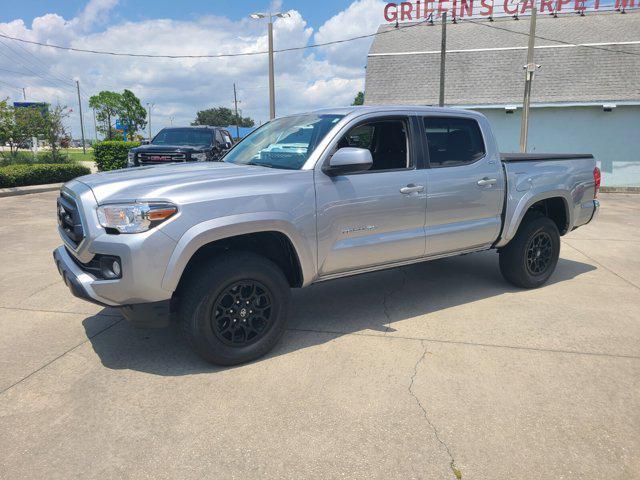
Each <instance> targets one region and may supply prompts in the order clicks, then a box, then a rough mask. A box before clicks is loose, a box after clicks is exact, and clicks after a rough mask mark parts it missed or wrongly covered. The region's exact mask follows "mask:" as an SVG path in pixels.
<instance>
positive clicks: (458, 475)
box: [409, 341, 462, 480]
mask: <svg viewBox="0 0 640 480" xmlns="http://www.w3.org/2000/svg"><path fill="white" fill-rule="evenodd" d="M420 344H421V345H422V355H421V356H420V358H419V359H418V361H417V362H416V364H415V365H414V367H413V375H412V376H411V383H410V384H409V394H410V395H411V396H412V397H413V398H414V399H415V401H416V403H417V404H418V406H419V407H420V409H421V410H422V413H423V415H424V419H425V420H426V421H427V423H428V424H429V426H430V427H431V429H432V430H433V433H434V435H435V437H436V440H438V443H440V445H442V446H443V447H444V449H445V450H446V451H447V454H448V455H449V458H450V459H451V462H450V463H449V467H450V468H451V471H452V472H453V474H454V475H455V477H456V479H457V480H461V479H462V472H461V471H460V470H459V469H458V468H457V467H456V460H455V458H454V457H453V454H452V453H451V450H450V449H449V445H447V444H446V443H445V442H444V441H443V440H442V439H441V438H440V434H439V433H438V429H437V428H436V426H435V425H434V424H433V422H432V421H431V419H430V418H429V414H428V413H427V410H426V409H425V408H424V406H423V405H422V402H420V399H419V398H418V396H417V395H416V394H415V392H414V391H413V382H414V381H415V379H416V375H417V374H418V367H419V366H420V364H421V363H422V362H423V361H424V357H425V356H426V355H427V346H426V345H425V344H424V341H421V342H420Z"/></svg>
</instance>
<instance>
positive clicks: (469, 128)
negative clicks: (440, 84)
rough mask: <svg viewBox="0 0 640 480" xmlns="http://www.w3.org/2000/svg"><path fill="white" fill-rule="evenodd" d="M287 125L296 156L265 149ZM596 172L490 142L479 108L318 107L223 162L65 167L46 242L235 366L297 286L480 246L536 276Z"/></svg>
mask: <svg viewBox="0 0 640 480" xmlns="http://www.w3.org/2000/svg"><path fill="white" fill-rule="evenodd" d="M301 130H302V132H301ZM305 132H306V133H309V134H306V133H305ZM302 133H305V135H302ZM292 134H295V135H296V137H297V140H296V141H295V142H289V140H287V141H286V142H285V143H287V144H289V143H295V145H296V146H295V148H296V149H297V153H296V154H295V155H289V156H287V157H286V158H285V157H278V158H277V159H274V157H273V156H272V155H271V154H269V155H264V153H265V152H273V151H275V150H276V148H280V147H276V146H277V145H278V144H279V142H281V141H282V139H285V138H288V137H289V136H290V135H292ZM303 145H304V147H303ZM302 151H304V154H303V153H302ZM599 186H600V171H599V170H598V168H597V167H596V164H595V161H594V159H593V156H592V155H588V154H570V155H567V154H504V155H501V154H500V153H499V152H498V149H497V146H496V141H495V139H494V136H493V134H492V132H491V128H490V126H489V122H488V121H487V119H486V118H485V117H484V116H483V115H481V114H479V113H476V112H471V111H462V110H453V109H439V108H427V107H407V106H402V107H352V108H344V109H335V110H322V111H318V112H314V113H307V114H301V115H292V116H289V117H284V118H279V119H276V120H273V121H271V122H269V123H268V124H266V125H264V126H262V127H260V128H259V129H257V130H256V131H255V132H253V133H252V134H250V135H249V136H248V137H246V138H245V139H244V140H242V141H241V142H240V143H239V144H238V145H236V146H235V147H234V148H233V150H231V151H230V152H229V153H228V154H227V155H226V156H225V158H224V161H223V162H218V163H207V164H202V163H201V164H191V165H175V164H174V165H166V166H163V167H157V168H154V169H153V170H143V169H132V170H129V171H121V172H105V173H97V174H94V175H88V176H85V177H81V178H78V179H76V180H73V181H71V182H68V183H67V184H66V185H64V186H63V187H62V190H61V193H60V197H59V199H58V218H59V233H60V236H61V237H62V240H63V242H64V245H63V246H60V247H59V248H57V249H56V250H55V251H54V259H55V263H56V264H57V266H58V269H59V271H60V273H61V274H62V277H63V278H64V281H65V283H66V284H67V285H68V286H69V288H70V289H71V292H72V293H73V294H74V295H76V296H78V297H80V298H84V299H85V300H89V301H91V302H95V303H99V304H101V305H105V306H112V307H120V308H121V309H122V312H123V313H124V315H125V317H127V318H128V319H129V320H131V321H132V322H133V323H134V324H137V325H143V326H151V325H154V326H162V325H167V323H168V321H169V318H170V313H171V314H172V315H174V316H175V317H176V318H177V319H178V321H179V322H180V323H181V326H182V331H183V332H184V335H185V337H186V339H187V340H188V342H189V343H190V345H191V346H192V347H193V348H194V349H195V351H196V352H198V353H199V354H200V355H201V356H202V357H204V358H205V359H207V360H208V361H211V362H213V363H217V364H222V365H232V364H237V363H241V362H246V361H249V360H252V359H255V358H257V357H259V356H261V355H263V354H265V353H266V352H268V351H269V350H270V349H271V348H272V347H273V346H274V345H275V344H276V342H277V341H278V339H279V338H280V336H281V335H282V333H283V331H284V329H285V325H286V321H287V316H288V312H289V301H290V288H292V287H293V288H298V287H306V286H308V285H311V284H313V283H315V282H319V281H324V280H331V279H335V278H340V277H345V276H348V275H354V274H359V273H364V272H370V271H373V270H379V269H384V268H389V267H394V266H400V265H407V264H410V263H415V262H422V261H426V260H432V259H436V258H442V257H447V256H452V255H460V254H466V253H471V252H479V251H483V250H488V249H497V251H498V252H499V266H500V270H501V272H502V274H503V276H504V278H505V279H506V280H507V281H509V282H510V283H512V284H514V285H516V286H518V287H522V288H536V287H540V286H541V285H543V284H544V283H545V282H546V281H547V280H548V279H549V277H550V276H551V274H552V273H553V272H554V270H555V268H556V264H557V262H558V255H559V253H560V237H561V236H562V235H564V234H566V233H568V232H570V231H571V230H573V229H575V228H577V227H579V226H581V225H585V224H587V223H589V222H590V221H592V220H593V219H594V218H595V216H596V214H597V213H598V208H599V203H598V201H597V200H596V197H597V194H598V189H599Z"/></svg>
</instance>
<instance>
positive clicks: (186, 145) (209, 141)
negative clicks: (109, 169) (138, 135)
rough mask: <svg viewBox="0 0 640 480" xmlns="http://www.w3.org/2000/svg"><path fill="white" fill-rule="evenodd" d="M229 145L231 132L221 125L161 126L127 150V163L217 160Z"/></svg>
mask: <svg viewBox="0 0 640 480" xmlns="http://www.w3.org/2000/svg"><path fill="white" fill-rule="evenodd" d="M232 146H233V139H232V137H231V134H230V133H229V132H228V131H227V130H226V129H224V128H220V127H208V126H196V127H177V128H173V127H172V128H163V129H162V130H160V131H159V132H158V134H157V135H156V136H155V137H153V140H151V142H150V143H148V144H145V145H141V146H139V147H136V148H132V149H131V150H129V158H128V159H127V166H128V167H138V166H141V165H158V164H163V163H175V162H209V161H217V160H220V158H222V156H223V155H224V154H225V153H226V152H227V151H228V150H229V149H230V148H231V147H232Z"/></svg>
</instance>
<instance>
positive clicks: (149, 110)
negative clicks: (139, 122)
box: [147, 103, 153, 141]
mask: <svg viewBox="0 0 640 480" xmlns="http://www.w3.org/2000/svg"><path fill="white" fill-rule="evenodd" d="M152 106H153V104H152V103H147V111H148V112H149V123H148V124H147V126H148V127H149V141H151V107H152Z"/></svg>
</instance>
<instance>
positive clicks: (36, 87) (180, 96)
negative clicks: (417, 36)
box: [0, 0, 384, 137]
mask: <svg viewBox="0 0 640 480" xmlns="http://www.w3.org/2000/svg"><path fill="white" fill-rule="evenodd" d="M116 3H117V0H91V1H90V2H89V3H88V4H87V5H86V7H85V8H84V9H83V10H82V12H80V13H79V14H78V15H77V17H75V18H72V19H64V18H62V17H61V16H60V15H57V14H55V13H49V14H47V15H43V16H41V17H38V18H36V19H34V21H33V22H32V24H31V25H30V26H27V25H25V23H24V22H23V21H22V20H19V19H18V20H15V21H12V22H9V23H4V24H0V31H1V32H3V33H5V34H7V35H11V36H15V37H19V38H24V39H29V40H35V41H39V42H49V43H53V44H60V45H70V46H73V47H77V48H85V49H93V50H104V51H128V52H139V53H153V54H163V55H165V54H185V53H188V54H196V55H197V54H221V53H233V52H258V51H265V50H266V49H267V35H266V23H265V22H264V21H255V20H250V19H248V18H247V19H242V20H238V21H232V20H230V19H228V18H226V17H220V16H205V17H201V18H199V19H197V20H193V21H177V20H171V19H154V20H143V21H137V22H132V21H130V22H124V23H119V24H115V25H111V26H109V27H107V28H102V29H99V28H98V27H99V26H100V25H101V23H100V22H101V21H102V20H103V19H104V18H105V15H108V14H109V12H110V11H111V10H112V9H113V7H114V6H115V5H116ZM273 3H274V5H272V7H275V6H278V7H281V3H280V5H275V4H276V3H278V2H277V1H276V2H273ZM383 5H384V3H383V2H382V1H381V0H359V1H356V2H354V3H353V4H351V5H350V6H349V7H348V8H347V9H346V10H344V11H343V12H340V13H339V14H337V15H336V16H334V17H332V18H331V19H329V20H327V22H325V24H324V25H322V26H321V27H320V28H319V29H318V32H317V33H315V36H314V31H313V29H312V28H310V27H309V26H308V24H307V22H306V21H305V19H304V18H303V17H302V15H301V14H300V13H299V12H298V11H296V10H290V11H289V13H290V15H291V16H290V17H289V18H284V19H277V20H276V21H275V24H274V36H275V47H276V49H278V48H287V47H291V46H299V45H306V44H307V43H309V42H310V41H312V42H324V41H331V40H338V39H343V38H346V37H350V36H354V35H360V34H363V33H371V32H375V31H376V29H377V27H378V24H379V23H380V18H381V15H382V13H381V12H382V8H383ZM0 41H1V42H4V43H5V44H6V45H8V46H9V47H10V49H11V50H8V49H6V48H4V46H3V45H2V44H0V51H2V52H4V56H3V55H2V54H0V69H5V70H6V69H8V70H14V71H20V72H24V73H25V74H24V75H22V76H20V75H16V74H13V73H8V72H4V71H3V70H0V82H1V83H0V96H2V97H4V96H6V95H9V96H11V97H12V98H13V99H14V100H20V98H19V97H21V92H20V91H19V89H21V88H22V87H23V86H26V87H27V95H28V100H33V101H36V100H42V101H47V102H50V103H56V102H60V103H63V104H66V105H68V106H70V107H72V108H73V109H74V114H73V116H72V117H70V119H69V123H70V125H71V127H72V129H73V133H74V136H76V137H77V136H79V120H78V118H77V115H76V112H77V99H76V97H75V94H74V93H75V92H74V87H75V85H74V84H73V79H74V78H78V79H79V80H80V83H81V87H82V90H83V92H84V93H85V94H86V95H87V96H89V95H92V94H95V93H97V92H98V91H100V90H103V89H109V90H118V91H121V90H122V89H124V88H129V89H131V90H132V91H133V92H134V93H135V94H136V95H137V96H138V97H139V98H140V99H141V100H142V102H143V103H147V102H150V103H154V104H155V107H154V109H153V114H152V120H153V127H154V130H155V131H157V129H158V128H160V127H162V126H166V125H169V117H170V116H173V117H175V118H174V120H173V124H174V125H179V124H188V123H189V122H190V121H192V120H193V118H194V117H195V113H196V111H197V110H199V109H202V108H208V107H212V106H218V105H221V106H227V107H231V106H232V104H233V103H232V101H233V83H234V82H235V83H236V84H237V88H238V94H239V100H241V102H242V103H241V104H240V108H241V109H242V111H243V115H245V116H247V115H249V116H251V117H253V118H254V119H256V120H257V121H265V120H266V119H267V118H268V78H267V56H266V55H257V56H246V57H235V58H219V59H142V58H141V59H137V58H128V57H115V56H103V55H91V54H85V53H74V52H65V51H60V50H55V49H50V48H45V47H37V46H32V45H26V44H17V43H16V42H13V41H10V40H6V39H0ZM370 43H371V41H370V40H360V41H357V42H352V43H348V44H342V45H339V46H335V47H334V46H332V47H323V48H322V49H321V50H320V49H317V50H316V49H311V50H300V51H292V52H282V53H277V54H276V57H275V62H276V75H277V76H276V102H277V103H276V105H277V113H278V114H286V113H292V112H296V111H303V110H310V109H314V108H321V107H325V106H338V105H345V104H349V103H350V102H351V101H352V99H353V97H354V96H355V94H356V93H357V91H358V90H362V89H363V85H364V68H363V67H364V65H365V64H366V53H367V51H368V48H369V45H370ZM33 72H36V73H37V74H39V75H36V74H34V73H33ZM42 77H44V78H42ZM6 84H9V85H13V86H14V87H16V88H18V90H12V89H10V88H9V87H6ZM84 108H85V113H86V117H85V129H86V131H88V132H89V133H90V135H88V136H93V120H92V118H91V113H90V111H88V110H89V109H88V105H87V102H86V99H85V100H84ZM87 126H88V127H87Z"/></svg>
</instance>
